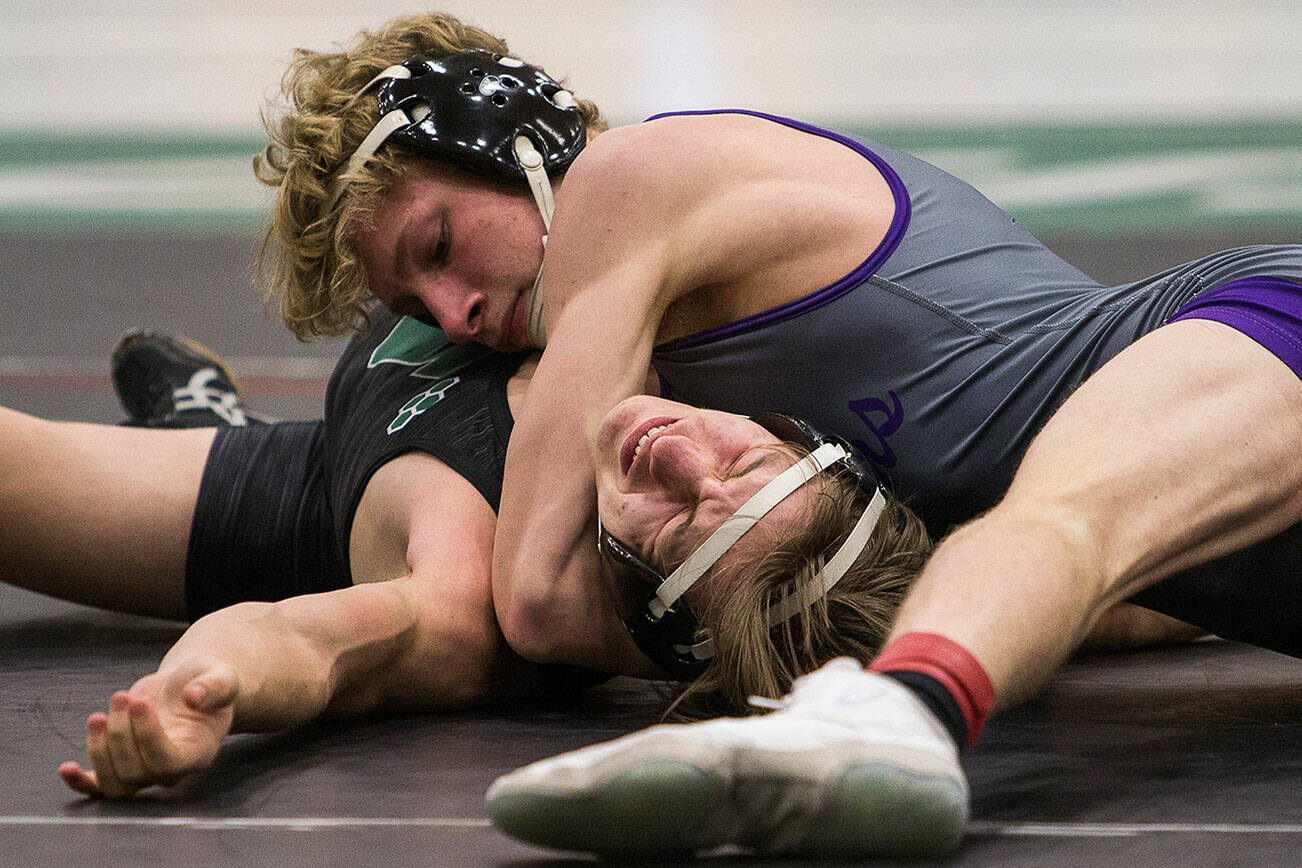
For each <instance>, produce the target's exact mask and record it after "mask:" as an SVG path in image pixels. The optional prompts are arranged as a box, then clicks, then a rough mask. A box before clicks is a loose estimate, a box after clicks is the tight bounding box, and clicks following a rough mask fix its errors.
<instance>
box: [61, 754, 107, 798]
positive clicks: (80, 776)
mask: <svg viewBox="0 0 1302 868" xmlns="http://www.w3.org/2000/svg"><path fill="white" fill-rule="evenodd" d="M59 777H61V778H63V782H64V783H65V784H67V785H68V786H69V787H71V788H72V789H74V790H76V791H77V792H79V793H81V794H82V795H83V796H98V795H100V791H99V782H98V781H97V780H96V779H95V772H93V771H87V770H86V769H83V768H82V767H81V766H80V765H79V764H77V763H75V762H73V761H71V760H69V761H68V762H66V763H64V764H63V765H61V766H59Z"/></svg>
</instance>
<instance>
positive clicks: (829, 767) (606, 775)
mask: <svg viewBox="0 0 1302 868" xmlns="http://www.w3.org/2000/svg"><path fill="white" fill-rule="evenodd" d="M487 801H488V813H489V816H490V817H492V820H493V824H494V825H495V826H497V828H498V829H500V830H501V831H503V832H505V833H506V834H508V835H511V836H512V837H515V838H518V839H520V840H522V841H526V842H529V843H531V844H539V845H542V846H545V847H555V848H557V849H561V850H582V851H586V852H593V853H600V854H602V855H606V856H616V857H623V858H636V859H660V860H663V859H667V858H671V857H675V856H678V857H681V856H686V855H688V854H691V853H694V852H698V851H702V850H709V849H713V848H715V847H719V846H722V845H725V844H735V845H739V846H741V847H746V848H750V849H754V850H756V851H759V852H765V853H787V854H798V855H806V856H823V857H841V858H845V857H859V858H863V857H873V856H895V857H919V856H939V855H943V854H945V853H948V852H950V851H951V850H953V849H954V848H955V847H956V846H958V842H959V839H960V838H961V837H962V835H963V827H964V825H965V824H966V822H967V814H968V788H967V781H966V779H965V778H964V777H963V771H962V769H960V768H959V764H958V750H957V748H956V747H955V746H954V742H953V740H952V739H951V738H950V736H949V734H948V733H947V732H946V731H945V729H944V727H943V726H941V724H940V723H939V721H937V720H936V718H935V717H934V716H933V715H932V714H931V712H930V711H928V710H927V709H926V707H925V706H924V705H923V704H922V703H921V702H920V701H919V700H918V698H917V697H916V696H914V694H913V693H912V692H911V691H910V690H909V689H908V688H906V687H904V686H903V685H901V684H900V683H899V682H897V681H895V680H893V679H891V678H887V677H885V676H883V675H877V674H875V673H871V672H867V671H865V670H864V669H863V667H862V666H861V665H860V664H859V663H858V662H856V661H854V660H851V659H849V658H842V659H839V660H834V661H832V662H831V663H828V664H827V665H826V666H824V667H823V668H821V669H819V670H818V671H817V672H814V673H811V674H810V675H806V676H805V677H803V678H800V679H799V680H797V681H796V682H795V685H794V686H793V689H792V691H791V694H790V696H788V697H787V698H786V700H785V707H784V708H782V709H781V710H779V711H775V712H773V713H771V714H767V715H764V716H762V717H748V718H721V719H718V720H710V721H705V722H702V723H691V724H672V725H660V726H653V727H651V728H649V729H644V730H642V731H641V732H636V733H633V734H632V735H627V736H624V737H623V738H619V739H616V740H615V741H611V742H606V743H605V744H599V745H595V746H593V747H589V748H584V749H582V750H577V751H572V752H570V753H566V754H561V755H560V756H556V757H552V758H551V759H545V760H541V761H539V762H536V763H532V764H531V765H527V766H525V767H524V768H522V769H518V770H516V771H514V772H511V773H510V774H508V775H503V776H502V777H500V778H498V779H497V780H496V781H495V782H494V783H493V785H492V786H491V787H490V788H489V790H488V795H487Z"/></svg>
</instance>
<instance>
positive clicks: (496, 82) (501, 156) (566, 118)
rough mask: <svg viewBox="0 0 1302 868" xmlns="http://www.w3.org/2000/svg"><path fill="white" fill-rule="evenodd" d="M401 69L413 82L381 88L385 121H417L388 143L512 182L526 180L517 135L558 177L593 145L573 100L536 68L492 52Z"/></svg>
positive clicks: (415, 62) (427, 58) (415, 61)
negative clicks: (401, 114)
mask: <svg viewBox="0 0 1302 868" xmlns="http://www.w3.org/2000/svg"><path fill="white" fill-rule="evenodd" d="M402 65H403V66H404V67H405V68H406V69H407V70H408V72H410V73H411V77H410V78H390V79H389V80H388V81H386V82H385V83H384V84H383V85H382V86H381V87H380V91H379V93H378V94H377V97H378V101H379V104H380V116H381V117H383V116H384V115H387V114H389V113H390V112H392V111H394V110H396V109H402V110H403V111H405V112H406V113H407V115H408V116H409V117H411V118H413V119H415V121H416V122H415V123H413V124H410V125H408V126H406V127H403V128H400V129H398V130H397V131H396V132H394V133H393V134H392V135H391V136H390V137H389V140H390V141H395V142H402V143H404V144H407V145H410V146H412V147H414V148H416V149H418V150H421V151H426V152H428V153H431V154H434V155H436V156H440V157H446V158H448V159H450V160H453V161H455V162H457V163H463V164H466V165H469V166H472V167H474V168H477V169H481V170H483V171H486V172H488V173H490V174H492V175H495V176H496V177H499V178H502V179H504V180H511V181H515V180H523V179H524V178H525V172H524V169H523V168H521V166H520V165H519V163H518V162H517V159H516V152H515V140H516V138H517V137H519V136H527V137H528V138H529V140H530V141H531V142H532V143H533V146H534V148H536V149H537V151H538V153H539V154H541V155H542V158H543V168H545V169H546V170H547V174H548V175H553V176H554V175H557V174H560V173H561V172H564V171H565V169H566V168H568V167H569V165H570V163H572V162H573V161H574V158H575V157H577V156H578V155H579V151H581V150H583V145H584V144H585V143H586V141H587V137H586V130H585V129H584V125H583V117H582V116H581V115H580V114H579V110H578V108H577V107H576V105H575V101H574V96H573V95H572V94H571V93H570V92H569V91H567V90H565V88H563V87H561V85H560V84H559V83H557V82H556V80H555V79H553V78H552V77H551V76H549V75H548V74H547V73H545V72H543V71H542V70H541V69H538V68H537V67H534V66H530V65H529V64H527V63H524V62H522V61H519V60H516V59H514V58H511V57H503V56H502V55H500V54H490V53H489V52H487V51H466V52H462V53H460V54H453V55H449V56H446V57H436V56H432V55H428V54H420V55H417V56H415V57H413V58H411V59H410V60H408V61H406V62H405V63H403V64H402Z"/></svg>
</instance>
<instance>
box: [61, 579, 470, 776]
mask: <svg viewBox="0 0 1302 868" xmlns="http://www.w3.org/2000/svg"><path fill="white" fill-rule="evenodd" d="M416 584H418V583H417V582H415V581H413V580H411V579H404V580H399V581H395V582H388V583H384V584H377V585H360V586H355V587H352V588H346V589H343V590H340V591H334V592H331V593H327V594H316V595H311V596H305V597H295V598H291V599H289V600H285V601H282V602H279V603H240V604H237V605H235V606H230V607H228V608H226V609H222V610H220V611H217V612H214V613H212V614H210V615H208V616H206V617H204V618H202V619H201V620H199V621H197V622H195V624H194V625H193V626H192V627H191V628H190V629H189V630H187V631H186V632H185V634H184V635H183V636H182V637H181V639H180V640H179V641H178V642H177V643H176V645H174V646H173V647H172V649H171V650H170V651H168V652H167V654H166V656H164V658H163V660H162V662H161V663H160V664H159V667H158V670H157V671H156V672H153V673H151V674H149V675H146V676H145V677H144V678H141V679H140V680H139V681H137V682H136V683H135V684H133V685H132V686H131V688H130V689H129V690H124V691H119V692H117V693H115V694H114V695H113V697H112V699H111V700H110V701H109V707H108V710H107V712H103V711H97V712H95V713H94V714H92V715H90V717H89V718H88V720H87V722H86V748H87V752H88V754H89V756H90V765H91V767H92V768H91V769H83V768H82V767H81V766H80V765H78V764H77V763H75V762H68V763H64V764H63V765H62V766H61V767H60V769H59V773H60V775H61V776H62V777H63V779H64V781H65V782H67V784H68V785H69V786H70V787H72V788H73V789H75V790H77V791H79V792H82V793H87V794H98V795H104V796H107V797H109V798H121V797H124V796H129V795H131V794H132V793H134V792H135V791H136V790H138V789H140V788H142V787H146V786H149V785H151V784H156V783H158V784H172V783H175V782H176V781H178V780H179V779H180V778H181V777H183V776H184V775H185V774H187V773H190V772H194V771H198V770H200V769H203V768H206V767H207V766H208V765H209V764H211V763H212V761H213V759H214V758H215V757H216V755H217V750H218V748H219V747H220V746H221V743H222V740H223V739H224V738H225V737H226V735H227V734H228V733H230V732H239V731H244V732H260V731H269V730H276V729H283V728H286V727H290V726H294V725H297V724H301V723H304V722H306V721H308V720H311V719H313V718H315V717H317V716H319V715H322V714H324V713H327V712H331V711H334V712H336V713H341V714H359V713H362V712H364V711H366V710H369V709H370V708H374V707H375V706H377V705H378V704H380V703H381V702H382V701H383V700H384V699H385V698H386V697H387V695H388V694H389V692H390V691H388V690H386V689H385V687H384V686H383V681H384V679H385V677H386V670H387V669H389V668H393V667H400V668H407V669H415V667H401V662H402V659H403V657H404V656H405V655H406V654H408V653H412V652H416V651H417V650H418V649H415V648H414V647H412V646H413V640H414V638H415V632H416V627H415V611H414V609H413V607H412V600H411V596H412V594H413V592H414V591H415V590H416V589H415V587H414V586H415V585H416ZM427 671H430V670H427ZM427 682H428V678H427V679H424V680H423V682H422V684H421V686H422V687H425V688H427V689H428V693H427V694H426V696H427V700H428V703H429V704H430V705H431V706H439V705H441V704H443V703H447V705H449V706H455V705H457V704H459V702H462V701H464V699H465V697H464V696H449V695H446V694H441V693H439V692H437V688H438V687H439V686H441V685H437V684H429V683H427Z"/></svg>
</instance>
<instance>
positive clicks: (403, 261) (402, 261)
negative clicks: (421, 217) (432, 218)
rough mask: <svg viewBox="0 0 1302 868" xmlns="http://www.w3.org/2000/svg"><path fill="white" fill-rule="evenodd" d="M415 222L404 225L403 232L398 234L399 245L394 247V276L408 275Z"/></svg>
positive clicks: (409, 221)
mask: <svg viewBox="0 0 1302 868" xmlns="http://www.w3.org/2000/svg"><path fill="white" fill-rule="evenodd" d="M415 222H416V221H415V220H408V221H407V222H406V223H403V224H402V231H401V232H399V233H398V243H397V244H396V245H394V252H393V256H394V263H393V264H394V270H393V273H394V276H396V277H402V276H403V275H405V274H406V273H407V265H408V263H410V262H411V236H412V228H411V227H412V224H413V223H415Z"/></svg>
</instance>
